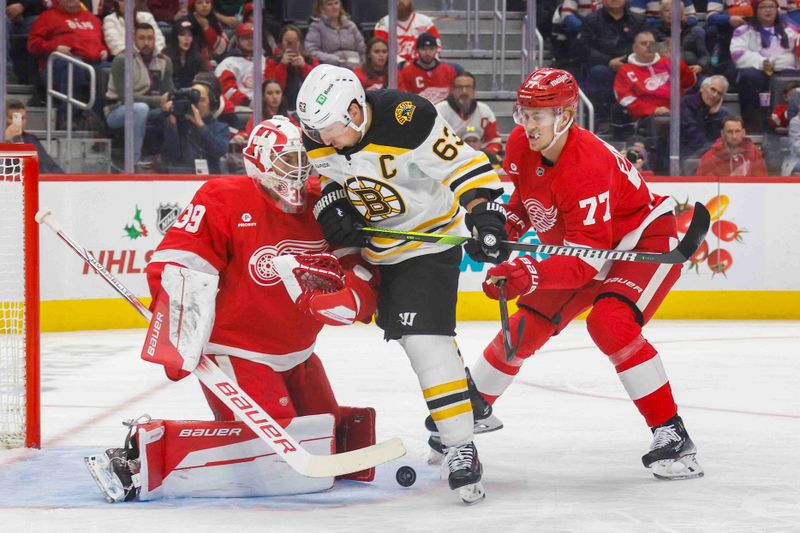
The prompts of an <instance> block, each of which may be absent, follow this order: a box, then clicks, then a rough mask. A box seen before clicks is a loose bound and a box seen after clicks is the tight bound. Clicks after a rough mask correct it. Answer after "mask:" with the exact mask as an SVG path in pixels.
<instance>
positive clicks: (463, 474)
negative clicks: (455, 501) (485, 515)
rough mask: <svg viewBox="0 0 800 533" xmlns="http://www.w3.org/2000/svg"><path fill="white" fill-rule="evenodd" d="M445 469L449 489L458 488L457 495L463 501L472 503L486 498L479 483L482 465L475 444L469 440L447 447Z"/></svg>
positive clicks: (481, 484) (468, 503)
mask: <svg viewBox="0 0 800 533" xmlns="http://www.w3.org/2000/svg"><path fill="white" fill-rule="evenodd" d="M447 469H448V470H449V471H450V475H449V476H448V477H447V482H448V484H449V485H450V489H452V490H456V489H458V495H459V496H460V497H461V500H462V501H463V502H464V503H466V504H467V505H472V504H475V503H478V502H480V501H481V500H483V499H484V498H486V491H485V490H484V488H483V483H481V476H482V475H483V465H482V464H481V461H480V459H478V450H477V449H475V444H473V443H471V442H470V443H467V444H462V445H460V446H451V447H450V448H448V449H447Z"/></svg>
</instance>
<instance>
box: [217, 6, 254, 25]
mask: <svg viewBox="0 0 800 533" xmlns="http://www.w3.org/2000/svg"><path fill="white" fill-rule="evenodd" d="M245 3H246V2H245V0H215V2H214V11H216V13H217V18H218V19H219V21H220V22H222V23H223V24H224V25H226V26H228V27H229V28H236V27H238V26H239V24H240V23H241V22H243V21H242V20H240V17H241V16H242V13H243V12H244V6H245ZM251 7H252V6H251Z"/></svg>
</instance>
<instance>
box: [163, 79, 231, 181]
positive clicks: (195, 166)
mask: <svg viewBox="0 0 800 533" xmlns="http://www.w3.org/2000/svg"><path fill="white" fill-rule="evenodd" d="M220 90H221V89H220V83H219V80H218V79H217V78H216V76H214V75H213V74H212V73H210V72H201V73H200V74H198V75H197V76H195V78H194V82H193V83H192V87H191V88H190V89H180V90H177V91H175V92H174V93H173V94H172V95H170V97H169V99H168V100H167V101H165V102H164V103H163V105H162V107H161V108H162V109H163V110H164V111H165V112H167V113H169V116H168V117H167V119H166V121H165V123H164V148H163V157H164V161H165V162H166V164H167V168H168V171H169V172H171V173H177V174H181V173H184V174H185V173H190V174H221V173H222V168H221V164H220V158H221V157H222V156H224V155H225V154H226V153H227V152H228V144H229V143H230V132H229V130H228V125H227V124H225V123H224V122H221V121H219V120H217V118H216V117H217V114H218V113H219V112H221V111H222V108H223V104H222V99H221V96H220Z"/></svg>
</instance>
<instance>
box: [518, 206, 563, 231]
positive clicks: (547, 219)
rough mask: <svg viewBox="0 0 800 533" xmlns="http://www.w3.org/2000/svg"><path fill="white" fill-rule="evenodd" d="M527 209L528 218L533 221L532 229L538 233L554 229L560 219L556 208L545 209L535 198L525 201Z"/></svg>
mask: <svg viewBox="0 0 800 533" xmlns="http://www.w3.org/2000/svg"><path fill="white" fill-rule="evenodd" d="M525 209H526V210H527V211H528V218H530V220H531V227H532V228H533V230H534V231H535V232H536V233H544V232H545V231H549V230H551V229H553V226H555V225H556V218H557V217H558V209H556V206H554V205H553V206H550V207H545V206H544V205H542V203H541V202H540V201H539V200H537V199H535V198H528V199H527V200H525Z"/></svg>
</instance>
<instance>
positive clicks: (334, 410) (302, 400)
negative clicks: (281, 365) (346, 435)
mask: <svg viewBox="0 0 800 533" xmlns="http://www.w3.org/2000/svg"><path fill="white" fill-rule="evenodd" d="M281 374H282V375H283V379H284V382H285V383H286V387H287V389H288V391H289V394H290V395H291V398H292V403H293V404H294V408H295V410H296V411H297V414H298V415H300V416H306V415H316V414H320V413H329V414H331V415H333V417H334V419H335V421H336V422H335V424H336V425H337V426H338V425H339V416H340V414H339V403H338V402H337V401H336V396H335V395H334V394H333V389H332V388H331V384H330V381H328V375H327V374H326V373H325V367H323V366H322V361H321V360H320V358H319V357H317V354H313V353H312V354H311V357H309V358H308V359H306V361H305V362H303V363H300V364H299V365H297V366H296V367H294V368H292V369H291V370H287V371H286V372H281ZM373 444H374V443H373Z"/></svg>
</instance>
